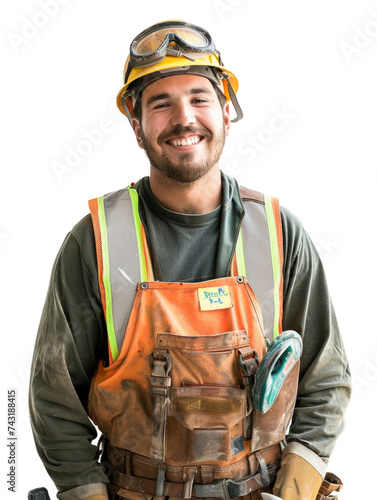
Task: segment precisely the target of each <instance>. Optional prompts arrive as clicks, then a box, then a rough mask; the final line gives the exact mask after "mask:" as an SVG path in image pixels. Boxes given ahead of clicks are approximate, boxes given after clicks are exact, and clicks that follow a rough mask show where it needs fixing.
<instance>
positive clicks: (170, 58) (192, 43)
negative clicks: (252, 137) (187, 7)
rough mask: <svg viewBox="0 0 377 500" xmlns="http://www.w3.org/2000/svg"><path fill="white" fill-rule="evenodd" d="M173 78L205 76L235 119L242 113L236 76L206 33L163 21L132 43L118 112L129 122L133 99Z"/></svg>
mask: <svg viewBox="0 0 377 500" xmlns="http://www.w3.org/2000/svg"><path fill="white" fill-rule="evenodd" d="M176 74H197V75H201V76H205V77H207V78H208V79H210V80H211V81H212V82H213V83H214V84H216V85H217V86H218V87H219V88H220V90H221V91H222V92H223V94H224V95H225V97H226V99H227V101H229V100H231V101H232V103H233V105H234V107H235V109H236V111H237V118H236V119H235V120H233V121H237V120H240V119H241V118H242V111H241V108H240V106H239V104H238V101H237V98H236V96H235V93H236V92H237V90H238V80H237V78H236V76H235V75H234V74H233V73H232V72H231V71H229V70H228V69H226V68H225V67H224V66H223V64H222V60H221V55H220V53H219V52H218V51H217V50H216V48H215V46H214V44H213V42H212V38H211V36H210V35H209V33H208V32H207V31H205V30H204V29H203V28H200V27H199V26H195V25H192V24H189V23H186V22H184V21H164V22H162V23H158V24H155V25H153V26H151V27H150V28H147V29H146V30H144V31H143V32H142V33H140V34H139V35H138V36H137V37H136V38H135V39H134V40H133V42H132V43H131V46H130V55H129V56H128V57H127V61H126V64H125V66H124V71H123V81H124V85H123V87H122V88H121V89H120V91H119V92H118V95H117V106H118V108H119V110H120V111H121V112H122V113H123V114H124V115H126V116H127V118H128V119H129V120H130V121H131V116H132V112H133V108H134V102H135V99H137V98H138V96H139V95H140V94H141V92H142V91H143V89H144V88H145V87H146V86H147V85H149V83H151V82H152V81H155V80H157V79H160V78H164V77H167V76H172V75H176Z"/></svg>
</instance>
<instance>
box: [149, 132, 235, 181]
mask: <svg viewBox="0 0 377 500" xmlns="http://www.w3.org/2000/svg"><path fill="white" fill-rule="evenodd" d="M140 133H141V138H142V141H143V147H144V150H145V153H146V155H147V157H148V159H149V161H150V164H151V166H152V167H154V168H155V169H156V170H158V171H159V172H161V173H162V174H163V175H164V176H165V177H167V178H168V179H172V180H174V181H177V182H181V183H191V182H195V181H197V180H198V179H201V178H202V177H204V176H205V175H206V174H207V173H208V172H209V171H210V170H211V169H212V168H213V167H214V166H215V165H216V164H217V163H218V161H219V159H220V156H221V153H222V152H223V149H224V144H225V138H226V129H225V123H223V126H222V128H221V129H220V130H219V131H218V132H217V133H216V135H213V134H211V133H210V132H209V130H207V129H199V128H197V127H182V126H181V125H177V126H176V127H174V128H173V129H171V130H168V131H164V132H162V134H160V136H159V137H158V140H157V143H158V145H161V144H162V143H163V142H165V140H166V139H168V138H169V137H172V136H180V135H182V134H198V135H200V136H202V137H203V139H202V140H206V141H207V145H208V147H207V152H206V154H205V155H203V156H202V157H200V158H197V157H196V156H197V155H196V154H195V152H194V151H187V152H182V153H180V152H179V151H177V153H176V158H175V159H172V158H170V157H169V156H168V154H167V153H166V152H165V151H163V152H162V153H159V152H158V151H157V150H156V148H155V147H154V146H153V145H152V143H151V142H150V141H149V139H148V138H147V137H146V136H145V135H144V131H143V129H142V128H141V132H140Z"/></svg>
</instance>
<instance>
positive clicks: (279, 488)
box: [273, 453, 322, 500]
mask: <svg viewBox="0 0 377 500" xmlns="http://www.w3.org/2000/svg"><path fill="white" fill-rule="evenodd" d="M321 484H322V476H321V475H320V474H319V472H318V471H317V470H316V469H315V468H314V467H313V466H312V465H310V464H309V462H307V461H306V460H305V459H303V458H302V457H300V456H299V455H296V454H295V453H288V454H287V455H286V456H285V457H284V458H283V459H282V461H281V468H280V470H279V472H278V475H277V478H276V482H275V486H274V489H273V493H274V495H277V496H278V497H281V498H282V499H283V500H315V498H316V496H317V493H318V490H319V488H320V486H321Z"/></svg>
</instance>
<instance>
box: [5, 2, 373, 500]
mask: <svg viewBox="0 0 377 500" xmlns="http://www.w3.org/2000/svg"><path fill="white" fill-rule="evenodd" d="M43 6H44V7H43ZM0 17H1V19H2V23H1V31H2V37H1V56H2V57H1V60H2V71H1V75H2V76H1V86H2V91H1V94H0V99H1V108H0V109H1V118H2V125H1V126H2V130H1V138H2V139H3V141H2V147H1V154H2V160H1V188H2V189H1V218H0V259H1V282H2V286H1V297H0V303H1V307H2V310H1V311H2V312H1V325H2V339H3V342H4V339H5V342H6V344H5V346H4V343H3V353H2V360H3V367H4V368H3V372H2V373H3V375H2V391H1V398H2V402H1V412H0V414H1V421H0V425H1V427H0V437H1V439H0V460H1V468H0V470H1V471H2V472H1V477H0V488H1V491H2V495H1V497H2V498H17V499H18V498H20V499H23V498H26V497H27V492H28V490H30V489H32V488H35V487H38V486H42V485H44V486H46V487H48V489H49V491H50V496H51V498H54V496H55V488H54V486H53V484H52V483H51V481H50V480H49V478H48V476H47V474H46V472H45V471H44V469H43V467H42V464H41V462H40V460H39V458H38V457H37V454H36V452H35V449H34V444H33V440H32V436H31V431H30V427H29V419H28V410H27V384H28V376H29V370H30V363H31V356H32V350H33V345H34V341H35V336H36V331H37V327H38V323H39V318H40V314H41V311H42V307H43V303H44V298H45V293H46V289H47V285H48V280H49V274H50V271H51V267H52V264H53V261H54V258H55V255H56V253H57V251H58V249H59V247H60V245H61V243H62V241H63V238H64V237H65V235H66V233H67V232H68V231H69V230H70V228H71V227H72V226H73V225H74V224H75V223H76V222H77V221H78V220H79V219H80V218H81V217H83V216H84V215H85V214H86V213H87V211H88V208H87V200H88V199H89V198H93V197H96V196H99V195H101V194H104V193H106V192H109V191H112V190H115V189H119V188H120V187H123V186H125V185H127V184H128V183H130V182H131V181H136V180H138V179H139V177H141V176H143V175H147V174H148V162H147V160H146V158H145V156H144V154H143V152H142V151H141V150H140V149H139V148H138V147H137V145H136V141H135V139H134V137H133V134H132V131H131V128H130V126H129V125H128V122H127V120H126V119H125V117H124V116H123V115H121V114H120V113H119V111H118V110H117V108H116V105H115V96H116V93H117V92H118V90H119V88H120V86H121V84H122V71H123V65H124V61H125V59H126V56H127V52H128V47H129V43H130V41H131V39H132V38H133V37H134V36H135V35H136V34H138V33H139V32H140V31H141V30H142V29H144V28H146V27H147V26H149V25H150V24H153V23H156V22H158V21H161V20H166V19H184V20H187V21H189V22H193V23H196V24H199V25H201V26H203V27H205V28H206V29H208V31H210V33H211V34H212V36H213V38H214V40H215V42H216V45H217V47H218V49H219V50H220V51H221V53H222V55H223V59H224V61H225V65H226V66H227V67H228V68H229V69H231V70H232V71H233V72H234V73H235V74H236V75H237V76H238V78H239V82H240V89H239V93H238V97H239V101H240V103H241V105H242V107H243V110H244V114H245V118H244V120H243V121H241V122H240V123H238V124H234V125H233V126H232V130H231V135H230V137H229V138H228V144H227V146H226V150H225V152H224V155H223V159H222V166H223V169H224V170H225V171H226V172H227V173H229V174H232V175H235V176H236V177H237V179H238V180H239V181H240V182H241V183H242V184H245V185H248V186H249V187H253V188H255V189H258V190H260V191H264V192H267V193H269V194H273V195H277V196H279V197H280V200H281V204H282V205H284V206H285V207H287V208H289V209H290V210H291V211H293V212H294V213H295V214H296V215H297V216H298V217H299V218H300V219H301V221H302V222H303V224H304V226H305V227H306V229H307V230H308V232H309V234H310V235H311V237H312V239H313V241H314V242H315V244H316V246H317V248H318V250H319V252H320V254H321V256H322V258H323V261H324V264H325V268H326V273H327V277H328V282H329V287H330V290H331V294H332V298H333V302H334V305H335V308H336V311H337V316H338V320H339V323H340V327H341V330H342V333H343V338H344V342H345V344H346V348H347V351H348V355H349V358H350V363H351V368H352V372H353V375H354V391H353V399H352V402H351V405H350V407H349V410H348V412H347V427H346V430H345V432H344V433H343V434H342V436H341V437H340V438H339V440H338V443H337V446H336V448H335V451H334V454H333V456H332V458H331V462H330V466H329V469H330V470H332V471H334V472H335V473H337V474H338V475H339V476H341V477H342V479H343V481H344V482H345V484H346V486H345V488H344V490H343V493H342V495H341V498H342V499H343V500H351V499H352V500H354V499H355V498H359V497H360V496H361V495H362V494H367V495H369V496H370V495H371V496H370V498H372V497H373V495H374V493H373V472H374V467H373V456H374V454H373V455H372V450H373V451H374V448H375V446H376V432H375V429H376V428H375V415H374V411H373V399H375V398H376V381H377V340H376V327H375V324H376V320H375V311H376V290H375V283H376V277H377V276H376V266H375V251H374V244H375V241H376V238H375V204H374V200H373V196H374V193H375V189H376V153H377V151H376V116H377V104H376V95H377V91H376V89H377V73H376V71H377V65H376V59H377V1H376V0H375V1H366V0H352V1H351V0H348V1H346V0H342V1H340V0H333V1H332V2H328V1H324V0H319V1H317V2H307V1H302V0H294V1H293V0H292V1H285V2H281V1H280V0H272V1H264V2H261V1H257V0H251V1H248V0H191V1H190V2H166V1H160V2H159V1H156V2H152V1H145V0H139V1H137V2H128V1H126V0H109V1H107V2H104V1H102V2H99V1H98V0H94V1H93V0H92V1H89V0H64V1H63V0H59V2H58V0H49V1H48V0H39V1H35V0H18V1H17V2H13V3H11V2H2V4H1V12H0ZM279 113H280V116H281V115H282V114H283V115H284V116H285V119H284V121H281V119H280V121H278V122H277V121H276V119H275V120H273V121H272V122H271V120H272V119H273V118H274V116H279ZM103 120H105V121H103ZM271 123H274V124H276V123H279V124H280V127H279V131H276V130H273V129H272V128H271V126H270V125H271ZM100 127H102V129H103V132H102V137H101V135H99V134H98V133H97V135H95V134H94V133H92V139H93V137H96V144H95V145H93V144H92V145H91V144H90V143H88V139H87V138H86V137H85V133H86V134H88V133H89V132H90V131H93V130H94V129H99V128H100ZM85 131H86V132H85ZM82 141H86V142H82ZM253 143H254V146H253ZM72 149H73V150H75V151H76V153H77V151H79V152H80V155H79V156H77V155H76V162H75V166H73V167H72V163H71V168H68V169H66V170H65V171H64V172H63V174H62V172H61V171H60V175H57V170H56V168H54V165H55V167H56V164H57V163H60V164H61V165H64V164H65V165H66V166H69V165H67V156H69V154H68V152H69V151H70V152H72ZM71 162H72V158H71ZM8 389H16V391H17V436H18V441H17V459H18V462H17V492H16V493H10V492H8V491H7V486H8V485H7V484H6V480H7V478H6V473H7V472H8V471H9V466H8V464H7V458H8V450H7V437H8V435H7V422H6V413H7V412H6V409H7V408H6V407H7V390H8ZM368 476H369V481H361V477H363V478H365V479H366V478H368Z"/></svg>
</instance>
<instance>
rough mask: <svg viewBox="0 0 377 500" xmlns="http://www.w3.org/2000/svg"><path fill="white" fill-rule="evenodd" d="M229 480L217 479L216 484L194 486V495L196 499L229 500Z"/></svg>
mask: <svg viewBox="0 0 377 500" xmlns="http://www.w3.org/2000/svg"><path fill="white" fill-rule="evenodd" d="M229 481H231V480H230V479H219V481H216V483H211V484H197V483H195V484H194V489H195V495H196V496H197V497H215V498H222V499H223V500H231V498H234V497H231V496H230V495H229V490H228V483H229ZM232 482H233V481H232Z"/></svg>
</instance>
